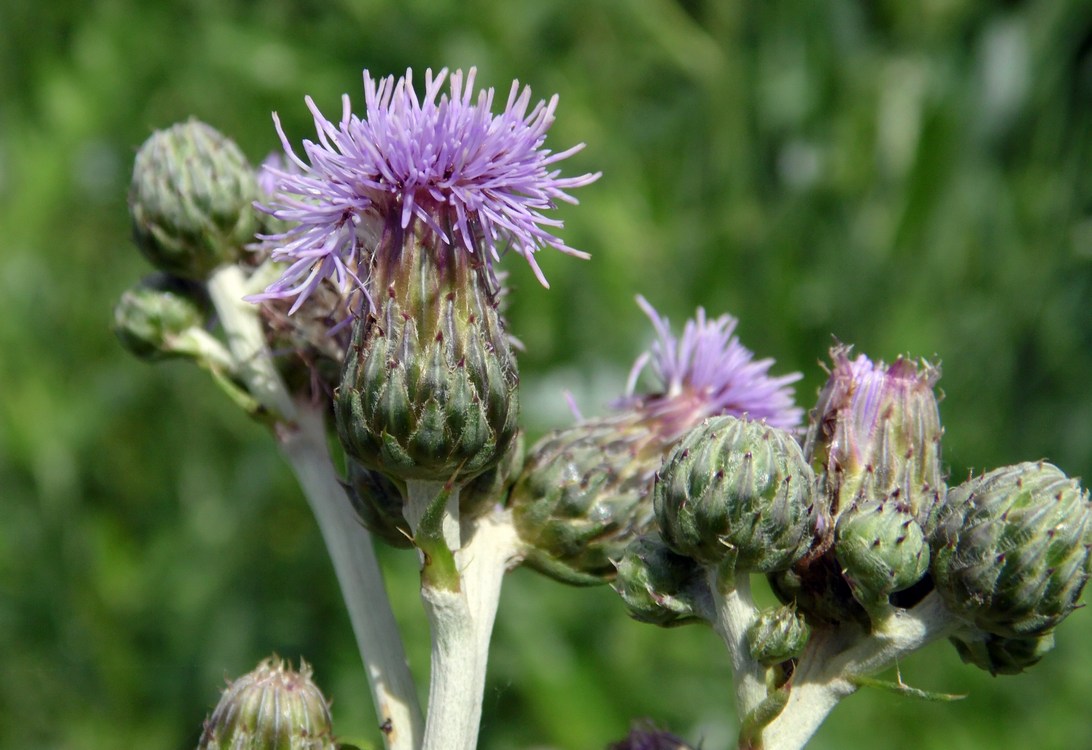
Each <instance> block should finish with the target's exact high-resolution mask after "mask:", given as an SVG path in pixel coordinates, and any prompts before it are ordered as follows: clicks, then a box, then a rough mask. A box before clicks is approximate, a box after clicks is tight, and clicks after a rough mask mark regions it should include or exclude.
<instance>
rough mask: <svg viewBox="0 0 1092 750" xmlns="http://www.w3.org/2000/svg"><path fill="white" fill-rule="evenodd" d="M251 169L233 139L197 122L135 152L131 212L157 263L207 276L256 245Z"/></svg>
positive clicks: (140, 242)
mask: <svg viewBox="0 0 1092 750" xmlns="http://www.w3.org/2000/svg"><path fill="white" fill-rule="evenodd" d="M258 197H259V190H258V183H257V178H256V177H255V174H254V169H253V168H252V167H251V166H250V164H248V163H247V160H246V157H245V156H243V153H242V152H241V151H240V150H239V147H238V146H236V145H235V143H234V142H233V141H231V140H230V139H229V138H227V137H225V136H224V135H222V134H221V133H219V132H218V131H216V130H215V129H213V128H212V127H210V126H208V125H206V124H205V123H203V122H198V121H197V120H189V121H188V122H184V123H179V124H178V125H174V126H172V127H170V128H168V129H167V130H160V131H156V132H155V133H153V134H152V136H151V137H150V138H149V139H148V140H147V141H145V142H144V145H142V146H141V147H140V150H139V151H138V152H137V155H136V162H135V164H134V166H133V182H132V185H131V187H130V190H129V211H130V214H131V215H132V219H133V234H134V238H135V239H136V243H137V246H138V247H139V248H140V250H141V252H143V253H144V254H145V255H146V256H147V257H148V259H149V260H150V261H151V262H152V263H153V264H155V266H156V267H157V268H159V269H161V270H163V271H166V272H168V273H171V274H174V275H176V276H182V277H185V278H189V279H198V280H199V279H204V278H207V277H208V276H209V274H211V272H212V271H213V270H214V269H215V268H216V267H217V266H220V265H223V264H225V263H230V262H232V261H234V260H235V259H236V258H238V257H239V255H240V254H241V253H242V251H243V248H244V247H245V246H246V245H247V244H248V243H251V242H253V240H254V233H255V232H256V231H257V229H258V216H257V212H256V210H255V209H254V206H253V203H254V201H255V200H257V199H258Z"/></svg>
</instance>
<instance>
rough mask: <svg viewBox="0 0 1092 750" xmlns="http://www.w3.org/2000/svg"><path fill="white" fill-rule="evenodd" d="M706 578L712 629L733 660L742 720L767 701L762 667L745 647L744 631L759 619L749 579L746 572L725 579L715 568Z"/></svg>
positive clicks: (733, 676)
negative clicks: (712, 611) (710, 598)
mask: <svg viewBox="0 0 1092 750" xmlns="http://www.w3.org/2000/svg"><path fill="white" fill-rule="evenodd" d="M708 576H709V589H710V591H711V592H712V594H713V607H714V613H715V614H714V619H713V629H714V630H716V632H717V634H718V635H719V636H720V637H721V640H723V641H724V645H725V646H726V647H727V648H728V655H729V657H730V658H731V660H732V679H733V681H734V683H735V689H736V710H737V711H738V714H739V718H740V721H743V720H744V719H745V718H746V716H747V715H748V714H749V713H751V711H753V710H754V709H755V708H757V707H758V705H759V704H760V703H762V701H763V700H765V698H766V679H765V674H766V670H765V667H763V666H762V665H761V664H759V663H758V662H757V661H755V660H754V659H753V658H752V657H751V650H750V647H749V646H748V645H747V629H748V628H750V627H751V624H752V623H753V622H754V621H755V619H756V618H757V616H758V610H757V608H756V607H755V604H754V600H753V599H752V597H751V580H750V577H749V575H748V574H746V573H740V574H736V575H733V576H732V577H731V578H730V579H729V580H724V577H722V576H721V575H720V574H719V573H718V572H717V570H716V569H715V568H711V569H710V570H709V573H708Z"/></svg>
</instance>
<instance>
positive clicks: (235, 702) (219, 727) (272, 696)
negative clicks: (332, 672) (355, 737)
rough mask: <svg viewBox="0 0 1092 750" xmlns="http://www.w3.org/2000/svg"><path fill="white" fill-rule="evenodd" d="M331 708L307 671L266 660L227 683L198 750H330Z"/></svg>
mask: <svg viewBox="0 0 1092 750" xmlns="http://www.w3.org/2000/svg"><path fill="white" fill-rule="evenodd" d="M336 747H337V744H336V742H335V741H334V737H333V729H332V725H331V720H330V709H329V706H328V705H327V703H326V699H325V698H324V697H323V695H322V692H321V691H319V689H318V688H317V687H316V686H315V683H313V682H312V681H311V668H310V667H309V666H308V665H307V664H306V663H301V665H300V671H299V672H294V671H292V668H291V666H289V665H286V664H285V663H284V662H282V661H281V660H280V659H277V658H273V659H266V660H265V661H263V662H262V663H261V664H259V665H258V668H257V669H255V670H254V671H253V672H251V673H250V674H247V675H244V676H243V677H240V678H239V679H237V680H235V681H234V682H232V683H231V684H230V685H228V687H227V689H226V690H224V693H223V695H222V696H221V697H220V702H219V703H218V704H217V705H216V709H215V710H214V711H213V712H212V716H210V717H209V718H208V719H207V720H206V721H205V728H204V731H203V732H202V733H201V742H200V744H199V745H198V750H335V748H336Z"/></svg>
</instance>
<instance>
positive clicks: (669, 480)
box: [654, 416, 816, 572]
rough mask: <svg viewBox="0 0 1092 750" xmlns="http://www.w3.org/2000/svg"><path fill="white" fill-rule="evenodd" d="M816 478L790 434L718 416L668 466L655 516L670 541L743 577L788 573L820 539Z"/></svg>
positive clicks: (693, 434) (705, 561) (693, 435)
mask: <svg viewBox="0 0 1092 750" xmlns="http://www.w3.org/2000/svg"><path fill="white" fill-rule="evenodd" d="M814 488H815V477H814V474H813V473H812V470H811V467H809V466H808V464H807V462H806V461H805V460H804V456H803V454H802V453H801V451H800V446H799V445H798V444H797V442H796V440H795V439H794V438H793V437H792V435H790V434H789V433H787V432H785V431H783V430H778V429H775V428H772V427H769V426H768V425H766V424H764V423H761V422H752V421H749V420H747V419H737V418H735V417H728V416H723V417H714V418H712V419H708V420H706V421H705V422H704V423H703V424H702V425H701V426H699V427H697V428H695V429H694V430H692V431H691V432H690V433H689V434H687V436H686V437H685V438H683V440H682V441H681V442H680V443H679V444H678V445H677V446H676V447H675V449H674V450H673V451H672V452H671V454H670V455H669V456H668V458H667V459H666V460H665V461H664V465H663V468H662V469H661V470H660V475H659V478H658V480H657V482H656V487H655V494H654V501H655V508H656V516H657V519H658V520H659V523H660V529H661V532H662V533H663V537H664V541H665V542H667V544H668V545H669V546H670V547H671V548H672V549H674V550H675V551H676V552H679V553H680V554H683V555H687V556H689V557H692V558H694V559H695V560H697V561H698V562H700V563H702V564H706V565H716V564H719V563H721V562H727V563H728V564H730V565H732V566H734V567H735V569H736V570H738V571H739V572H752V571H753V572H770V571H775V570H784V569H785V568H788V567H789V566H791V565H792V564H793V563H794V562H796V561H797V560H799V559H800V558H801V557H803V556H804V555H805V554H806V553H807V551H808V550H809V549H810V547H811V545H812V542H813V540H814V536H815V520H816V515H815V507H814V502H813V493H814Z"/></svg>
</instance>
